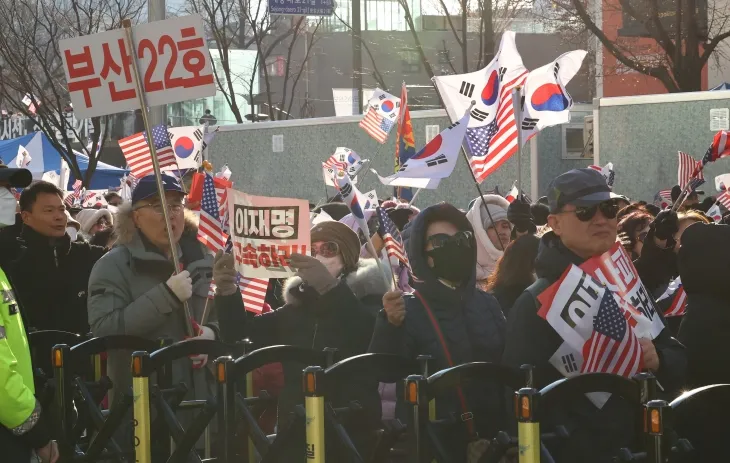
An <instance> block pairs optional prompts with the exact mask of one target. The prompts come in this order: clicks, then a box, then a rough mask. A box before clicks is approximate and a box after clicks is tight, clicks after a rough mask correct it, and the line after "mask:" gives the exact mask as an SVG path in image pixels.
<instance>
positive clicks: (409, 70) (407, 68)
mask: <svg viewBox="0 0 730 463" xmlns="http://www.w3.org/2000/svg"><path fill="white" fill-rule="evenodd" d="M398 54H399V55H400V59H401V64H402V66H403V72H404V73H406V74H415V73H418V72H420V71H421V57H420V56H418V52H417V51H416V50H402V51H399V52H398Z"/></svg>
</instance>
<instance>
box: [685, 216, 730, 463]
mask: <svg viewBox="0 0 730 463" xmlns="http://www.w3.org/2000/svg"><path fill="white" fill-rule="evenodd" d="M728 243H730V226H727V225H715V224H702V223H695V224H692V225H690V226H689V227H688V228H687V229H686V230H685V231H684V234H683V235H682V240H681V247H680V248H679V255H678V257H677V264H678V267H679V275H680V277H681V278H682V287H683V288H684V291H685V293H686V295H687V310H686V312H685V314H684V317H682V323H681V324H680V326H679V333H678V334H677V338H679V340H680V341H681V342H682V343H684V345H685V346H686V347H687V357H688V361H687V389H694V388H698V387H702V386H708V385H712V384H729V383H730V365H728V358H729V357H730V344H728V342H727V333H728V331H730V288H729V287H728V284H727V275H728V274H729V273H730V247H729V246H728ZM708 392H711V391H708ZM703 396H704V398H702V397H703ZM683 407H684V408H685V409H686V410H688V411H687V412H685V413H684V414H683V415H682V417H681V419H682V420H683V422H682V423H680V425H681V426H682V428H681V429H680V432H681V433H682V437H685V438H687V439H689V441H690V442H691V443H692V446H693V447H694V448H695V452H694V453H693V454H692V457H693V461H727V456H728V448H727V442H726V441H727V435H728V432H729V431H730V429H729V427H728V422H727V410H729V409H730V400H729V399H728V398H727V394H721V395H718V394H714V395H712V397H711V398H708V397H707V395H704V394H700V395H698V396H697V397H696V398H695V399H693V400H692V403H689V404H687V405H686V406H684V405H683Z"/></svg>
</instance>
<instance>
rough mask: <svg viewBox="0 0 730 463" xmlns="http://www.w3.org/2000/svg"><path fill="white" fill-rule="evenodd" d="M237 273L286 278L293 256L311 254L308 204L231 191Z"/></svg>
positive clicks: (229, 195)
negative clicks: (294, 254)
mask: <svg viewBox="0 0 730 463" xmlns="http://www.w3.org/2000/svg"><path fill="white" fill-rule="evenodd" d="M228 216H229V217H230V230H231V240H232V242H233V255H234V256H235V259H236V270H238V272H239V273H240V274H241V275H243V276H244V277H247V278H287V277H290V276H292V275H294V274H295V273H296V272H295V271H294V270H293V269H292V268H291V267H289V258H290V257H291V255H292V254H293V253H297V254H307V253H308V252H309V245H310V237H309V229H310V225H309V202H308V201H307V200H304V199H290V198H270V197H267V196H253V195H249V194H246V193H242V192H240V191H237V190H234V189H232V188H229V189H228Z"/></svg>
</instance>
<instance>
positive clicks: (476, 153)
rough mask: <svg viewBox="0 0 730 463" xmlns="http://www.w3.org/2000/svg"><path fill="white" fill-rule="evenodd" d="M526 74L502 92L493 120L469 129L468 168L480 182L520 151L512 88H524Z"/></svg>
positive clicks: (507, 85)
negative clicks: (521, 86)
mask: <svg viewBox="0 0 730 463" xmlns="http://www.w3.org/2000/svg"><path fill="white" fill-rule="evenodd" d="M527 74H528V73H527V72H525V73H523V74H522V75H520V76H519V77H517V78H515V79H513V80H512V81H510V82H508V83H507V84H506V85H503V86H502V87H501V88H500V89H499V106H498V109H497V116H496V117H495V118H494V120H493V121H492V122H491V123H489V124H487V125H485V126H483V127H470V128H468V129H466V144H467V147H468V151H469V154H470V158H469V166H470V167H471V170H472V172H474V177H476V180H477V182H479V183H481V182H483V181H484V179H485V178H487V177H488V176H489V175H491V174H492V173H494V171H496V170H497V169H499V167H500V166H501V165H502V164H504V162H505V161H507V159H509V158H510V156H512V155H513V154H515V153H516V152H517V149H518V147H517V121H516V120H515V110H514V106H513V105H512V89H514V88H515V87H518V86H520V85H523V84H524V83H525V79H526V78H527Z"/></svg>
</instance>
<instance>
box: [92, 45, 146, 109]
mask: <svg viewBox="0 0 730 463" xmlns="http://www.w3.org/2000/svg"><path fill="white" fill-rule="evenodd" d="M101 48H102V50H104V64H103V65H102V67H101V74H100V75H101V78H102V79H104V80H105V81H106V80H107V79H108V78H109V71H111V72H113V73H114V74H116V75H118V76H121V75H122V71H124V80H125V82H126V83H127V84H129V86H130V87H131V88H128V89H124V90H119V89H117V85H116V83H115V82H109V83H108V85H109V95H110V96H111V98H112V101H114V102H117V101H124V100H130V99H132V98H136V97H137V92H136V90H135V89H134V84H133V83H132V58H131V56H129V54H128V53H127V47H126V46H125V45H124V40H123V39H119V40H117V46H116V47H114V48H118V50H119V54H120V56H121V63H122V64H121V66H120V65H119V64H118V63H117V62H116V61H115V60H114V57H113V56H112V52H111V48H110V44H108V43H103V44H101Z"/></svg>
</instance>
